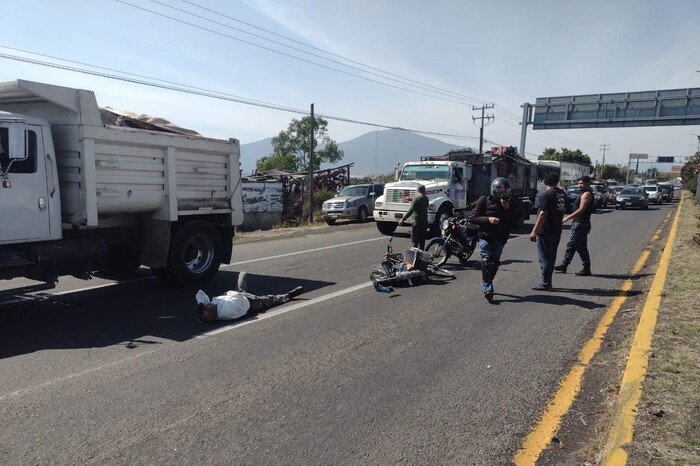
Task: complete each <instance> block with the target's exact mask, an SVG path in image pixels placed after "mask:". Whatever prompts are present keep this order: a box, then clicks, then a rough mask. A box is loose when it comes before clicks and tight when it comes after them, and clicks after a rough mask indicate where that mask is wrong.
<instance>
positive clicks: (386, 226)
mask: <svg viewBox="0 0 700 466" xmlns="http://www.w3.org/2000/svg"><path fill="white" fill-rule="evenodd" d="M398 225H399V224H398V223H394V222H377V230H379V233H381V234H383V235H393V234H394V232H395V231H396V227H397V226H398Z"/></svg>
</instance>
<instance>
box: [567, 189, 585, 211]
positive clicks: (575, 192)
mask: <svg viewBox="0 0 700 466" xmlns="http://www.w3.org/2000/svg"><path fill="white" fill-rule="evenodd" d="M564 192H565V193H566V213H567V214H570V213H571V212H573V211H574V202H576V198H578V197H579V196H580V195H581V190H580V189H578V186H569V187H568V188H566V191H564Z"/></svg>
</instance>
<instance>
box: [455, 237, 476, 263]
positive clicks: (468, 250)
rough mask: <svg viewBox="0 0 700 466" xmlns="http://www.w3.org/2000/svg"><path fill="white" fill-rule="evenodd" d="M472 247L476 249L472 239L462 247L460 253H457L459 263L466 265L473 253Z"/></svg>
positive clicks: (474, 241)
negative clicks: (462, 249)
mask: <svg viewBox="0 0 700 466" xmlns="http://www.w3.org/2000/svg"><path fill="white" fill-rule="evenodd" d="M474 249H476V240H472V241H470V242H469V244H467V246H466V247H465V248H464V251H462V254H460V255H459V263H460V264H462V265H467V261H468V260H469V258H470V257H471V256H472V254H474Z"/></svg>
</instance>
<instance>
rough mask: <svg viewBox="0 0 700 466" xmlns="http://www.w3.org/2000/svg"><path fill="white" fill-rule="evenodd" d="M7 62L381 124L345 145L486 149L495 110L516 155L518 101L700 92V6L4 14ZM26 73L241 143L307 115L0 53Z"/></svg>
mask: <svg viewBox="0 0 700 466" xmlns="http://www.w3.org/2000/svg"><path fill="white" fill-rule="evenodd" d="M147 10H150V11H147ZM179 10H182V11H179ZM153 12H155V13H153ZM187 12H189V13H190V14H188V13H187ZM156 13H157V14H156ZM166 16H167V17H166ZM168 17H169V18H168ZM207 19H208V20H207ZM188 23H189V24H188ZM241 31H246V32H247V33H248V34H246V33H244V32H241ZM275 34H276V35H275ZM256 36H258V37H256ZM263 37H264V38H266V39H269V40H264V39H263ZM290 39H291V40H290ZM253 44H255V45H253ZM281 44H284V45H286V47H285V46H284V45H281ZM309 46H310V47H309ZM18 49H19V50H18ZM20 50H22V51H20ZM304 52H308V53H304ZM0 54H3V55H11V56H15V57H23V58H28V59H31V60H38V61H42V62H50V63H54V64H60V65H62V66H70V67H77V68H81V69H89V70H92V71H95V72H98V73H104V74H109V75H119V76H126V77H128V78H130V79H138V80H144V81H154V82H155V80H161V81H159V82H160V83H161V84H162V81H169V82H171V83H170V84H168V85H170V86H176V87H183V86H190V87H196V88H201V89H203V90H205V92H210V93H216V94H226V95H229V96H237V97H240V98H243V99H247V100H254V101H261V102H265V103H268V104H272V105H273V106H280V107H285V108H289V109H295V110H301V111H308V109H309V106H310V104H311V103H314V104H315V111H316V113H319V114H323V115H328V116H332V117H338V118H341V119H348V120H354V121H359V122H364V123H368V124H367V125H362V124H357V123H349V122H342V121H337V120H330V123H329V133H330V136H331V137H332V138H334V139H335V140H336V141H338V142H342V141H346V140H348V139H351V138H353V137H356V136H358V135H361V134H363V133H367V132H370V131H375V130H376V129H377V127H376V126H372V125H384V126H398V127H403V128H409V129H414V130H419V131H428V132H435V133H442V134H447V135H458V136H464V137H461V138H455V137H448V136H440V137H438V138H439V139H442V140H444V141H446V142H450V143H453V144H458V145H463V146H469V147H475V148H476V147H478V136H479V129H478V128H477V127H476V126H475V123H474V121H473V120H472V117H475V116H480V112H477V111H474V110H472V106H473V105H474V106H477V107H480V106H481V105H483V104H484V103H494V104H495V108H493V109H490V110H487V114H489V115H493V116H494V117H495V120H494V121H493V123H492V124H490V125H489V126H487V127H486V128H485V137H486V139H488V140H489V141H494V142H496V143H498V144H502V145H514V146H518V145H519V142H520V127H519V121H520V120H521V118H522V109H521V105H522V104H523V103H524V102H530V103H534V102H535V99H536V98H538V97H549V96H562V95H578V94H599V93H611V92H631V91H647V90H656V89H679V88H689V87H694V88H697V87H700V72H698V70H700V2H699V1H696V0H659V1H657V0H604V1H599V0H588V1H585V2H582V1H569V0H532V1H529V2H525V1H520V0H490V1H479V2H476V1H471V0H450V1H446V0H433V1H431V2H427V1H416V0H393V1H386V0H366V1H365V0H362V1H360V0H343V1H341V0H279V1H263V0H243V1H238V0H229V1H220V0H187V1H182V0H162V1H153V0H150V1H149V0H123V1H121V0H119V1H118V0H70V1H68V0H22V1H15V2H10V1H2V2H0ZM38 54H41V55H44V56H41V55H38ZM331 54H332V55H331ZM51 57H53V58H51ZM294 57H297V58H294ZM59 59H63V60H70V61H73V62H80V63H70V62H67V61H61V60H59ZM89 65H92V66H97V67H102V68H101V69H100V68H93V67H91V66H89ZM126 73H131V74H126ZM136 75H138V76H136ZM18 78H19V79H28V80H34V81H41V82H47V83H51V84H59V85H64V86H69V87H80V88H84V89H90V90H93V91H95V93H96V95H97V101H98V103H99V104H100V105H101V106H107V105H110V106H113V107H117V108H122V109H126V110H131V111H136V112H142V113H148V114H151V115H156V116H161V117H164V118H167V119H169V120H171V121H173V122H175V123H177V124H179V125H182V126H185V127H189V128H193V129H195V130H197V131H199V132H200V133H202V134H203V135H205V136H211V137H219V138H229V137H235V138H238V139H240V140H241V143H244V144H245V143H250V142H254V141H257V140H260V139H264V138H267V137H270V136H274V135H276V134H277V133H279V132H280V131H281V130H284V129H286V127H287V125H288V124H289V122H290V121H291V119H292V118H300V117H301V115H299V114H295V113H290V112H286V111H280V110H274V109H269V108H262V107H257V106H252V105H246V104H242V103H236V102H231V101H225V100H218V99H213V98H209V97H203V96H197V95H189V94H185V93H181V92H176V91H172V90H163V89H158V88H154V87H149V86H144V85H139V84H133V83H129V82H123V81H118V80H113V79H108V78H105V77H98V76H91V75H87V74H82V73H78V72H74V71H67V70H61V69H56V68H53V67H47V66H42V65H38V64H29V63H25V62H20V61H17V60H15V59H9V58H6V57H0V82H5V81H11V80H14V79H18ZM399 88H403V89H399ZM696 134H700V126H676V127H665V128H644V129H639V128H630V129H609V130H580V129H576V130H558V131H533V130H532V129H531V128H530V129H529V130H528V141H527V148H526V153H527V155H528V157H536V155H538V154H540V153H541V152H542V150H543V149H544V148H546V147H555V148H557V149H558V148H561V147H567V148H570V149H581V150H582V151H583V152H584V153H586V154H588V155H589V156H590V157H591V159H592V160H593V161H594V162H595V161H599V162H600V161H602V154H603V151H602V150H601V145H603V144H607V145H609V146H608V147H607V152H606V163H626V162H627V160H628V154H629V153H630V152H643V153H648V154H649V156H651V157H654V156H659V155H664V156H667V155H674V156H688V155H692V154H693V153H694V151H695V149H696V148H697V147H698V139H697V136H696ZM489 146H490V144H487V148H488V147H489ZM379 156H380V157H381V148H379Z"/></svg>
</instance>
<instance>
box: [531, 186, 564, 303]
mask: <svg viewBox="0 0 700 466" xmlns="http://www.w3.org/2000/svg"><path fill="white" fill-rule="evenodd" d="M544 184H545V186H546V187H547V191H546V192H545V193H544V194H543V195H542V199H541V200H540V208H539V210H538V211H537V219H536V220H535V225H534V226H533V227H532V232H530V241H532V242H537V257H538V259H539V261H540V269H541V270H542V280H541V282H540V283H539V284H537V285H535V286H533V287H532V289H533V290H536V291H551V290H552V274H553V273H554V263H555V262H556V260H557V248H558V247H559V240H560V239H561V225H562V221H563V219H564V212H565V211H566V194H565V193H564V191H563V190H562V189H561V188H559V187H558V186H557V185H558V184H559V175H557V174H556V173H548V174H547V175H545V177H544Z"/></svg>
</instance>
